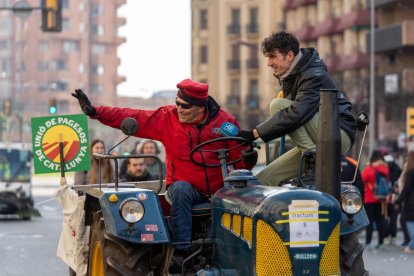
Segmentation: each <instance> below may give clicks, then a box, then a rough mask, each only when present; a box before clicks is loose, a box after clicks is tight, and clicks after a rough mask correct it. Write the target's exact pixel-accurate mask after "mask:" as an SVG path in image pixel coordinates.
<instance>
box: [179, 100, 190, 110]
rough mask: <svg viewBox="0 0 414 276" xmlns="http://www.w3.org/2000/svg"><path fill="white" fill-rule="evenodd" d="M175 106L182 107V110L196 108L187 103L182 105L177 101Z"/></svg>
mask: <svg viewBox="0 0 414 276" xmlns="http://www.w3.org/2000/svg"><path fill="white" fill-rule="evenodd" d="M175 105H176V106H177V107H180V106H181V108H182V109H190V108H192V107H193V106H194V105H193V104H185V103H180V102H178V101H175Z"/></svg>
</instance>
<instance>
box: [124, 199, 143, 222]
mask: <svg viewBox="0 0 414 276" xmlns="http://www.w3.org/2000/svg"><path fill="white" fill-rule="evenodd" d="M119 212H120V214H121V217H122V218H123V220H125V221H126V222H128V223H137V222H138V221H140V220H141V219H142V218H143V217H144V213H145V212H144V206H143V205H142V204H141V202H139V201H138V200H137V199H136V198H127V199H125V200H124V201H123V202H122V203H121V205H120V207H119Z"/></svg>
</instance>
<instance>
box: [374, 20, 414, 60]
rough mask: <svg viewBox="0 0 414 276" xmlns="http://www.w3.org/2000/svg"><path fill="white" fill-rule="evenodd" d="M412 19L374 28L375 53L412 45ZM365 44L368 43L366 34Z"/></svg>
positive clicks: (413, 25) (413, 22)
mask: <svg viewBox="0 0 414 276" xmlns="http://www.w3.org/2000/svg"><path fill="white" fill-rule="evenodd" d="M413 32H414V20H405V21H403V22H401V23H397V24H393V25H388V26H384V27H382V28H377V29H376V30H375V53H383V52H389V51H396V50H398V49H402V48H405V47H413V46H414V36H413V35H412V34H413ZM367 45H368V46H369V45H370V35H369V33H368V34H367Z"/></svg>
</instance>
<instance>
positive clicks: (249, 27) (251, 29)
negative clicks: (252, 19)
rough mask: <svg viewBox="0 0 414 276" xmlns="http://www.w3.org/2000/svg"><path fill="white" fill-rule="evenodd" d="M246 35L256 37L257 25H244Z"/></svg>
mask: <svg viewBox="0 0 414 276" xmlns="http://www.w3.org/2000/svg"><path fill="white" fill-rule="evenodd" d="M246 33H247V35H248V36H252V35H258V34H259V25H257V24H248V25H246Z"/></svg>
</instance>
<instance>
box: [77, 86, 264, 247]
mask: <svg viewBox="0 0 414 276" xmlns="http://www.w3.org/2000/svg"><path fill="white" fill-rule="evenodd" d="M177 88H178V92H177V98H176V101H175V105H168V106H162V107H160V108H158V109H156V110H140V109H131V108H120V107H110V106H92V105H91V103H90V101H89V99H88V97H87V96H86V95H85V93H83V91H82V90H80V89H77V90H75V93H73V94H72V95H73V96H74V97H75V98H77V99H78V101H79V105H80V107H81V108H82V111H83V112H84V113H85V114H86V115H88V116H90V117H91V118H92V119H97V120H99V121H100V122H101V123H103V124H105V125H108V126H111V127H114V128H120V125H121V122H122V120H123V119H125V118H127V117H132V118H135V119H136V120H137V121H138V125H139V128H138V130H137V132H136V133H135V134H134V135H135V136H137V137H142V138H148V139H154V140H158V141H161V142H162V143H163V144H164V147H165V152H166V165H167V175H166V182H167V189H168V190H167V193H168V196H169V198H170V199H171V201H172V205H171V212H170V215H171V222H172V231H173V233H172V236H173V241H174V242H180V243H181V245H180V246H176V249H177V250H182V251H183V254H185V253H186V251H187V250H188V249H189V245H187V244H186V242H188V241H190V240H191V229H192V225H191V224H192V219H191V208H192V206H193V205H195V204H199V203H202V202H204V201H207V200H208V199H209V197H210V196H211V195H212V194H214V193H215V192H216V191H217V190H218V189H220V188H221V187H222V186H223V176H222V173H221V169H220V167H209V168H205V167H202V166H200V165H197V164H195V163H193V162H192V161H191V160H190V152H191V150H192V149H193V148H194V147H196V146H197V145H199V144H200V143H203V142H205V141H208V140H211V139H214V138H218V137H220V136H221V135H220V133H219V132H218V131H217V130H218V129H219V128H220V126H221V125H222V124H223V123H225V122H230V123H233V124H235V125H236V126H238V123H237V121H236V119H235V118H234V117H233V116H231V115H230V114H228V113H227V112H225V111H224V110H223V109H221V108H220V106H219V105H218V104H217V103H216V101H215V100H214V99H213V98H212V97H211V96H209V95H208V85H207V84H204V83H200V82H196V81H193V80H191V79H185V80H183V81H181V82H180V83H178V84H177ZM234 143H235V142H234V141H228V140H227V141H222V142H218V143H214V144H212V146H214V147H215V149H219V148H229V147H230V146H231V145H233V146H234ZM209 149H211V148H209ZM242 150H243V148H239V149H238V150H234V151H231V152H230V158H231V159H233V158H239V157H240V155H241V156H242V159H243V161H244V162H242V163H239V164H235V167H236V168H249V169H250V168H252V167H253V166H254V165H255V163H256V162H257V152H256V151H252V152H247V153H246V152H243V151H242ZM194 157H195V159H196V160H197V161H199V162H200V163H210V164H211V163H217V156H216V155H215V154H214V153H209V154H203V156H201V154H195V155H194Z"/></svg>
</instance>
